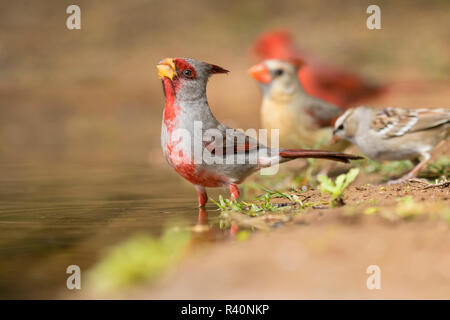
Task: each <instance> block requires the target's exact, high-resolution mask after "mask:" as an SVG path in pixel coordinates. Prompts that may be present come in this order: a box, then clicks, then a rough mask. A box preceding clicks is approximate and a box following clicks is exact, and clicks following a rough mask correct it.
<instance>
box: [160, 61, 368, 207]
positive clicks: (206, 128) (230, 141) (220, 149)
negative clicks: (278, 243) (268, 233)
mask: <svg viewBox="0 0 450 320" xmlns="http://www.w3.org/2000/svg"><path fill="white" fill-rule="evenodd" d="M157 68H158V77H159V78H161V79H162V84H163V90H164V94H165V99H166V102H165V108H164V112H163V122H162V128H161V145H162V149H163V152H164V156H165V158H166V160H167V161H168V163H169V164H170V165H171V166H172V167H173V168H174V169H175V171H176V172H177V173H178V174H179V175H181V176H182V177H183V178H185V179H186V180H188V181H189V182H191V183H192V184H194V185H195V188H196V190H197V194H198V203H199V206H200V207H203V206H204V205H205V204H206V201H207V200H208V196H207V194H206V191H205V187H209V188H215V187H224V186H228V187H229V188H230V191H231V197H232V198H233V199H235V198H237V197H238V196H239V189H238V187H237V185H238V184H239V183H241V182H242V181H243V180H244V179H245V178H246V177H248V176H249V175H250V174H252V173H253V172H255V171H257V170H259V169H262V168H266V167H270V166H272V165H274V164H277V163H282V162H286V161H290V160H292V159H296V158H324V159H330V160H334V161H341V162H349V159H360V157H358V156H353V155H349V154H345V153H339V152H329V151H316V150H302V149H281V150H278V149H271V148H268V147H266V146H264V145H263V144H261V143H259V142H258V141H257V140H255V139H253V138H251V137H250V136H247V135H245V133H243V132H242V131H238V130H234V129H231V128H229V127H227V126H225V125H223V124H221V123H220V122H219V121H217V120H216V118H215V117H214V116H213V114H212V113H211V110H210V108H209V105H208V101H207V99H206V83H207V82H208V79H209V77H210V76H211V75H212V74H215V73H227V72H228V71H227V70H225V69H223V68H221V67H219V66H216V65H213V64H209V63H205V62H201V61H197V60H193V59H189V58H177V59H170V58H167V59H164V60H162V61H160V62H159V63H158V65H157ZM199 128H200V129H199Z"/></svg>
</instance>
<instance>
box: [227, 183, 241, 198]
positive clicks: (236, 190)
mask: <svg viewBox="0 0 450 320" xmlns="http://www.w3.org/2000/svg"><path fill="white" fill-rule="evenodd" d="M229 188H230V193H231V199H232V200H236V199H237V198H239V196H240V194H241V193H240V192H239V187H238V186H237V185H236V184H233V183H230V184H229Z"/></svg>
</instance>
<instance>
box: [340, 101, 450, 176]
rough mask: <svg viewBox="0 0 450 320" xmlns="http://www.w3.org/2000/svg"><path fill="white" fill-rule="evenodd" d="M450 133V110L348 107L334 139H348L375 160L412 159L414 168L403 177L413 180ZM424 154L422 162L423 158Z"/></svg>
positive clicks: (341, 117)
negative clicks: (432, 152) (434, 149)
mask: <svg viewBox="0 0 450 320" xmlns="http://www.w3.org/2000/svg"><path fill="white" fill-rule="evenodd" d="M449 134H450V109H444V108H441V109H401V108H386V109H382V110H380V109H372V108H369V107H365V106H362V107H358V108H353V109H349V110H347V111H346V112H345V113H344V114H343V115H342V116H340V117H339V118H338V119H337V120H336V123H335V126H334V131H333V136H334V139H335V140H339V139H345V140H348V141H351V142H352V143H354V144H356V145H357V146H358V147H359V149H360V150H361V151H362V152H363V153H365V154H366V155H368V156H369V157H370V158H373V159H374V160H405V159H408V160H411V161H413V163H414V164H415V167H414V168H413V169H412V170H411V172H409V173H408V174H407V175H405V176H404V177H402V179H400V180H398V181H395V182H400V181H401V180H405V179H411V178H413V177H415V176H416V175H417V173H418V172H419V170H420V169H421V168H422V166H423V165H424V164H425V163H426V162H427V161H428V160H429V159H430V157H431V156H430V152H431V151H432V150H433V148H434V147H435V146H436V145H437V144H438V143H439V142H441V141H443V140H445V139H446V138H448V136H449ZM420 157H422V161H420V160H419V159H420Z"/></svg>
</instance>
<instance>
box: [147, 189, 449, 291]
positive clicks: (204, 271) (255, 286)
mask: <svg viewBox="0 0 450 320" xmlns="http://www.w3.org/2000/svg"><path fill="white" fill-rule="evenodd" d="M407 190H409V191H407ZM449 191H450V189H449V188H445V189H441V188H430V189H424V186H422V185H421V184H420V183H411V184H409V185H408V184H404V185H399V186H385V190H383V191H380V186H370V187H361V186H353V187H351V188H349V190H347V192H346V193H345V199H346V202H347V207H343V208H339V209H326V210H320V209H311V210H309V211H307V213H305V214H302V215H300V216H296V217H294V218H293V219H292V220H291V221H289V222H288V223H286V225H284V226H282V227H280V228H277V229H276V230H271V231H269V232H259V233H255V234H252V236H251V238H250V239H249V240H247V241H245V242H236V241H229V242H225V243H220V244H216V245H213V246H209V247H207V248H205V249H203V250H200V251H199V252H197V253H196V254H195V255H193V256H191V257H190V258H189V259H187V260H186V261H185V262H184V263H182V264H181V265H180V266H179V268H178V269H177V271H176V272H175V273H174V274H173V275H171V276H169V278H168V279H166V280H164V281H162V282H160V283H159V284H157V285H156V286H155V287H153V288H152V289H150V290H148V291H146V292H143V293H141V294H139V295H138V296H139V297H140V298H149V299H173V298H175V299H393V298H394V299H395V298H397V299H398V298H402V299H449V298H450V233H449V224H448V222H447V223H446V222H444V221H441V220H439V219H437V220H436V219H434V220H433V219H432V218H430V217H431V216H432V213H433V212H435V211H436V210H442V208H446V210H447V213H448V212H449V211H448V210H449V203H450V202H449V196H450V193H449ZM405 195H410V196H413V197H414V199H418V201H419V202H420V203H421V204H423V203H424V201H425V199H426V202H427V204H428V206H425V207H424V208H423V210H424V212H423V215H422V216H420V217H419V218H414V219H408V218H407V217H403V218H398V217H397V218H393V216H392V217H391V218H389V217H381V216H380V215H374V216H368V215H364V214H361V213H362V212H363V211H364V210H365V208H367V207H368V205H367V204H362V205H360V204H358V203H359V202H360V201H361V200H362V201H364V200H368V199H369V198H370V199H375V201H376V203H377V204H378V205H379V206H380V207H381V208H382V211H383V212H389V211H391V210H392V209H393V207H394V206H395V204H396V199H397V198H398V197H403V196H405ZM304 197H305V198H309V199H310V200H315V199H320V192H318V191H308V192H306V193H305V194H304ZM357 204H358V206H356V205H357ZM437 204H439V208H436V205H437ZM349 207H353V208H356V209H354V210H353V211H352V212H348V211H347V210H348V209H347V210H346V209H345V208H349ZM371 265H376V266H379V268H380V270H381V289H380V290H369V289H368V288H367V286H366V281H367V279H368V277H369V276H370V274H367V273H366V270H367V268H368V267H369V266H371Z"/></svg>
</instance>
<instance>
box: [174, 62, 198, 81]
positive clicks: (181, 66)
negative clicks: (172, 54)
mask: <svg viewBox="0 0 450 320" xmlns="http://www.w3.org/2000/svg"><path fill="white" fill-rule="evenodd" d="M173 61H174V63H175V67H176V68H177V71H178V76H179V77H184V78H188V79H195V78H197V73H196V72H195V69H194V67H193V66H191V64H190V63H189V62H187V61H186V60H183V59H174V60H173Z"/></svg>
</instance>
